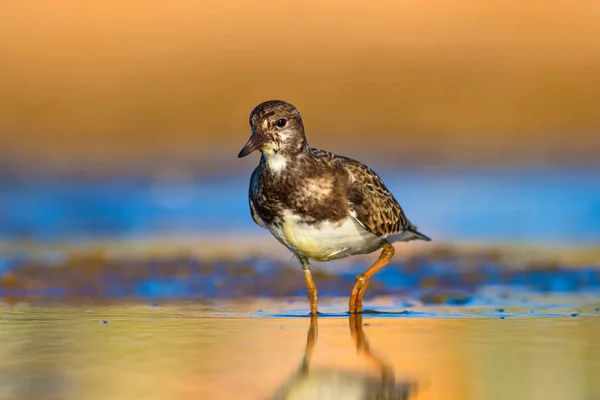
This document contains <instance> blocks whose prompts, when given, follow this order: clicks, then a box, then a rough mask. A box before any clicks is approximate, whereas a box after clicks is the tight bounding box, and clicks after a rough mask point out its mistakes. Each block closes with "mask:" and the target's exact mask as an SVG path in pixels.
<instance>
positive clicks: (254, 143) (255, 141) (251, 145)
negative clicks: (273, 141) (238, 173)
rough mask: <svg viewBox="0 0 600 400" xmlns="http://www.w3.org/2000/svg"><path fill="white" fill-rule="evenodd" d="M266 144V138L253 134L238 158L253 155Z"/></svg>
mask: <svg viewBox="0 0 600 400" xmlns="http://www.w3.org/2000/svg"><path fill="white" fill-rule="evenodd" d="M264 143H265V137H264V136H263V135H260V134H256V133H253V134H252V136H251V137H250V140H248V143H246V145H245V146H244V148H243V149H242V150H241V151H240V154H238V158H242V157H246V156H247V155H248V154H250V153H252V152H253V151H254V150H256V149H258V148H259V147H260V146H262V145H263V144H264Z"/></svg>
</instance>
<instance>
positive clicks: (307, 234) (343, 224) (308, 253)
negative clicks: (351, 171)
mask: <svg viewBox="0 0 600 400" xmlns="http://www.w3.org/2000/svg"><path fill="white" fill-rule="evenodd" d="M269 230H270V231H271V233H272V234H273V236H275V237H276V238H277V239H278V240H279V241H280V242H281V243H283V244H284V245H285V246H287V247H288V248H289V249H290V250H292V251H293V252H296V253H300V254H301V255H303V256H305V257H307V258H310V259H313V260H317V261H328V260H332V259H336V258H342V257H347V256H349V255H352V254H362V253H368V252H371V251H373V250H375V249H376V248H378V247H379V245H380V243H381V238H380V237H378V236H376V235H373V234H372V233H370V232H368V231H366V230H365V229H364V228H363V227H362V226H360V224H359V223H358V222H356V220H355V219H354V218H352V217H348V218H346V219H345V220H343V221H339V222H336V223H332V222H329V221H324V222H322V223H319V224H312V225H309V224H306V223H303V222H300V218H299V217H298V216H295V215H292V214H289V213H287V214H286V215H285V217H284V222H283V226H282V227H281V228H277V227H269Z"/></svg>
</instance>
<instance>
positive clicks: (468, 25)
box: [0, 0, 600, 399]
mask: <svg viewBox="0 0 600 400" xmlns="http://www.w3.org/2000/svg"><path fill="white" fill-rule="evenodd" d="M270 99H280V100H285V101H288V102H291V103H293V104H294V105H296V106H297V107H298V108H299V110H300V112H301V114H302V116H303V119H304V124H305V127H306V131H307V136H308V141H309V144H310V145H311V146H313V147H318V148H323V149H326V150H329V151H332V152H335V153H339V154H343V155H346V156H349V157H352V158H355V159H358V160H360V161H362V162H365V163H367V164H368V165H369V166H371V167H372V168H373V169H374V170H375V171H377V172H378V173H379V174H380V175H381V177H382V178H383V179H384V181H385V182H386V184H387V186H388V187H389V189H390V190H391V191H392V192H393V193H394V195H395V196H396V197H397V198H398V200H399V201H400V203H401V204H402V206H403V208H404V209H405V211H406V213H407V215H408V216H409V218H410V219H411V221H412V222H413V223H415V224H416V225H418V226H419V229H420V230H421V231H422V232H424V233H425V234H427V235H429V236H431V237H432V238H433V242H431V243H414V242H411V243H402V244H398V245H397V246H396V248H397V253H396V256H395V258H394V260H393V262H392V263H391V264H390V265H389V266H387V267H386V268H384V269H383V270H382V271H380V272H379V273H378V274H377V275H376V276H375V278H374V279H373V282H372V283H371V285H370V286H369V290H368V291H367V295H366V297H365V301H366V307H369V308H373V307H375V308H376V309H377V310H378V312H381V313H380V314H376V313H373V314H369V315H367V316H366V317H365V318H368V319H371V323H369V324H365V327H366V329H365V330H366V331H367V335H372V339H373V348H374V349H375V351H378V352H379V351H380V352H381V354H382V355H385V356H386V358H387V360H388V361H389V362H390V364H391V366H392V367H393V369H394V370H395V371H396V372H394V374H396V375H397V379H398V382H401V381H402V380H403V379H404V378H405V377H406V378H407V379H408V378H410V379H411V380H412V379H413V378H416V379H417V380H418V381H419V385H421V386H424V389H422V391H421V392H419V393H418V394H417V397H414V398H418V399H440V398H461V399H480V398H490V399H495V398H498V399H504V398H532V399H533V398H540V396H546V397H545V398H548V399H555V398H556V399H563V398H581V399H583V398H586V399H588V398H589V399H592V398H600V397H598V396H600V386H599V384H598V382H600V379H598V376H600V375H599V372H600V363H599V361H598V360H600V357H598V354H600V347H599V346H598V340H597V337H598V335H599V332H598V324H597V318H598V314H599V313H600V303H599V302H598V299H599V298H600V297H598V294H599V293H600V269H599V267H600V250H599V248H598V243H600V2H594V1H589V0H569V1H567V0H552V1H542V0H529V1H525V2H523V1H498V0H488V1H473V0H453V1H449V0H448V1H446V0H421V1H414V0H412V1H411V0H407V1H398V0H382V1H377V2H366V1H355V0H345V1H342V0H328V1H323V0H319V1H317V0H306V1H275V0H265V1H262V2H253V1H243V0H231V1H217V0H195V1H193V0H174V1H157V0H144V1H142V0H119V1H117V0H102V1H99V0H88V1H85V2H82V1H77V0H53V1H23V0H3V1H2V2H0V324H1V325H2V327H3V329H2V332H0V336H2V338H3V339H2V341H1V345H0V354H1V355H2V357H0V383H2V384H0V399H4V398H6V399H20V398H27V399H29V398H34V397H35V398H40V396H42V397H44V398H61V399H62V398H73V399H81V398H85V399H96V398H98V399H105V398H114V399H130V398H140V397H142V396H143V397H144V398H145V399H155V398H156V399H160V398H173V394H174V393H177V394H178V396H179V398H207V399H208V398H217V399H219V398H231V397H233V396H238V397H239V396H240V394H243V395H246V396H247V398H257V397H259V396H255V397H252V396H253V395H257V394H261V395H264V396H266V395H267V394H268V393H272V392H274V390H275V389H276V388H277V387H279V386H280V385H281V384H283V383H284V381H285V379H287V377H288V376H291V374H292V373H293V372H294V371H296V370H297V369H298V367H297V366H296V363H297V362H299V361H300V360H301V357H302V351H303V350H304V349H306V350H308V349H309V346H307V342H308V339H307V336H308V338H310V337H311V336H310V335H311V330H310V329H312V328H309V325H308V323H309V322H308V320H307V319H304V318H285V317H303V316H305V315H306V312H307V306H308V303H307V301H306V297H305V295H306V294H305V286H304V280H303V279H302V272H301V270H300V268H299V266H298V264H297V262H296V261H295V260H294V258H293V256H292V255H291V253H290V252H288V251H287V250H286V249H285V248H284V247H283V246H281V245H280V244H279V243H278V242H277V241H276V240H275V239H274V238H272V237H271V235H270V234H269V233H268V232H267V231H265V230H262V229H261V228H259V227H258V226H256V225H255V224H254V223H253V222H252V219H251V217H250V213H249V210H248V199H247V193H248V184H249V179H250V174H251V172H252V170H253V169H254V167H255V166H256V164H257V163H258V154H253V155H252V156H250V157H247V158H244V159H241V160H240V159H238V158H237V157H236V156H237V154H238V152H239V150H240V149H241V147H242V146H243V145H244V144H245V143H246V141H247V139H248V137H249V135H250V128H249V125H248V117H249V114H250V112H251V110H252V109H253V108H254V107H255V106H256V105H257V104H258V103H260V102H262V101H265V100H270ZM374 257H375V256H374V255H373V254H372V255H368V256H364V257H355V258H351V259H345V260H339V261H338V262H335V263H334V262H332V263H327V264H317V266H316V267H315V268H314V276H315V282H316V283H317V286H318V287H319V293H320V296H321V303H320V306H321V308H320V311H323V312H325V313H327V314H329V315H328V316H334V317H338V318H329V319H327V318H322V317H319V319H321V320H322V322H321V334H322V337H323V338H322V339H319V340H320V342H319V345H318V346H319V347H318V348H317V350H316V351H315V359H316V361H317V362H318V361H319V359H320V360H321V361H327V363H331V362H336V363H338V364H340V365H341V364H343V365H344V366H348V365H350V361H348V359H349V357H348V355H354V353H355V350H356V349H357V346H356V345H355V344H354V343H352V342H351V341H350V339H351V335H349V333H350V331H349V330H348V325H347V323H346V322H344V321H342V319H343V318H346V316H347V315H346V311H347V304H348V303H347V296H348V294H349V291H350V288H351V287H352V285H353V283H354V279H355V275H356V274H358V273H361V272H362V271H364V270H365V268H366V266H367V265H368V263H369V262H372V261H373V259H374ZM324 266H325V267H324ZM236 299H237V300H236ZM239 299H241V300H239ZM186 301H189V302H188V303H186ZM248 316H251V317H258V318H246V317H248ZM221 317H227V318H221ZM229 317H236V318H229ZM240 317H241V318H240ZM513 317H519V318H513ZM538 317H539V318H538ZM370 325H372V326H370ZM311 326H312V325H311ZM360 326H361V328H360V329H362V322H361V324H360ZM549 328H550V329H549ZM307 330H308V334H307ZM3 333H4V334H3ZM353 337H354V338H355V339H356V336H353ZM344 340H346V342H348V343H346V344H344V343H345V342H344ZM321 346H322V347H321ZM259 359H260V362H259V363H257V362H256V361H257V360H259ZM207 360H210V362H207ZM557 360H558V362H557ZM327 363H322V364H327ZM355 364H356V363H355ZM365 365H366V363H365V362H363V363H362V364H359V366H362V367H364V366H365ZM457 366H458V367H457ZM116 371H118V373H116V374H115V372H116ZM249 371H252V373H248V372H249ZM106 377H108V379H107V378H106ZM353 382H358V380H357V379H355V378H353ZM502 382H506V383H507V385H502ZM115 383H116V384H115ZM515 383H516V384H515ZM503 387H504V388H503ZM506 388H508V389H506ZM420 390H421V389H420ZM567 393H568V394H567ZM553 396H554V397H553ZM569 396H570V397H569ZM411 398H413V397H411Z"/></svg>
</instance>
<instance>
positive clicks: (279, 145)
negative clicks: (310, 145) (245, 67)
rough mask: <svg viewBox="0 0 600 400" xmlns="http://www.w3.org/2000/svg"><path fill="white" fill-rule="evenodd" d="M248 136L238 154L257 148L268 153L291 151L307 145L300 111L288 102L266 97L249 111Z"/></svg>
mask: <svg viewBox="0 0 600 400" xmlns="http://www.w3.org/2000/svg"><path fill="white" fill-rule="evenodd" d="M250 128H251V129H252V135H251V136H250V140H248V143H246V145H245V146H244V148H243V149H242V150H241V151H240V153H239V154H238V157H239V158H241V157H245V156H247V155H248V154H250V153H252V152H253V151H254V150H260V151H261V153H263V155H265V156H267V157H269V156H272V155H275V154H282V155H294V154H298V153H300V152H301V151H303V149H305V148H306V147H307V144H306V138H305V136H304V125H303V124H302V118H301V117H300V112H299V111H298V109H297V108H296V107H294V106H293V105H292V104H290V103H286V102H284V101H280V100H270V101H265V102H264V103H261V104H259V105H258V106H256V107H255V108H254V110H252V113H250Z"/></svg>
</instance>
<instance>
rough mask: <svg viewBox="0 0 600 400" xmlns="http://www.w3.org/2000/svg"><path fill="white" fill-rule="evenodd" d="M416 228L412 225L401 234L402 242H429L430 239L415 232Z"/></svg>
mask: <svg viewBox="0 0 600 400" xmlns="http://www.w3.org/2000/svg"><path fill="white" fill-rule="evenodd" d="M417 229H418V228H417V227H416V226H414V225H410V226H409V227H408V228H407V229H406V230H405V231H404V232H402V240H404V241H406V242H408V241H410V240H424V241H426V242H431V238H430V237H429V236H427V235H425V234H423V233H421V232H419V231H418V230H417Z"/></svg>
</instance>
